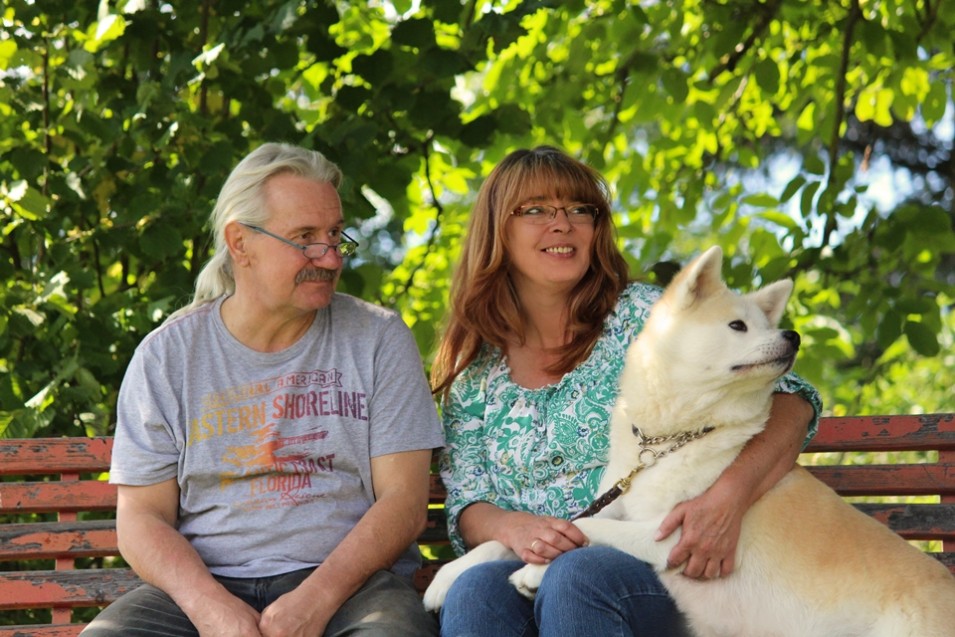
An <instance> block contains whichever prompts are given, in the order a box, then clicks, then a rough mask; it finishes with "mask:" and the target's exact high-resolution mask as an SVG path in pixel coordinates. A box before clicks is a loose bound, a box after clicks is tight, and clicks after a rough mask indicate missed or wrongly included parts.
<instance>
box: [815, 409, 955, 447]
mask: <svg viewBox="0 0 955 637" xmlns="http://www.w3.org/2000/svg"><path fill="white" fill-rule="evenodd" d="M931 450H946V451H950V450H955V414H925V415H920V416H843V417H834V416H833V417H828V418H823V419H822V420H821V421H820V427H819V431H818V432H817V433H816V435H815V437H814V438H813V439H812V441H811V442H810V443H809V446H808V448H807V449H806V451H807V452H816V451H931Z"/></svg>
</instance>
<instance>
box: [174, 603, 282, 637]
mask: <svg viewBox="0 0 955 637" xmlns="http://www.w3.org/2000/svg"><path fill="white" fill-rule="evenodd" d="M194 608H195V610H194V611H193V612H191V613H189V619H190V621H192V623H193V624H195V626H196V629H197V630H198V631H199V636H200V637H263V634H264V633H262V632H261V631H260V630H259V613H257V612H256V610H255V609H254V608H252V607H251V606H249V605H248V604H246V603H245V602H243V601H242V600H241V599H239V598H238V597H235V596H234V595H231V594H226V595H222V596H217V597H216V599H215V600H211V599H209V598H205V599H203V600H200V601H199V603H197V604H195V605H194Z"/></svg>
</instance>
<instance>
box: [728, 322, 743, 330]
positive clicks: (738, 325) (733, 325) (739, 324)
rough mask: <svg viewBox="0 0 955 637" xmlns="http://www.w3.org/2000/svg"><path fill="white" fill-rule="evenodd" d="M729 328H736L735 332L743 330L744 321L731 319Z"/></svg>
mask: <svg viewBox="0 0 955 637" xmlns="http://www.w3.org/2000/svg"><path fill="white" fill-rule="evenodd" d="M730 329H731V330H736V331H737V332H745V331H746V330H747V327H746V323H744V322H743V321H733V322H732V323H730Z"/></svg>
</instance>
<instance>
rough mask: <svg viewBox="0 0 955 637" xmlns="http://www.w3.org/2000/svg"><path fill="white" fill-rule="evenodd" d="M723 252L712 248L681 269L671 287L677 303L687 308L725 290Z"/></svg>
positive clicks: (718, 248) (715, 247)
mask: <svg viewBox="0 0 955 637" xmlns="http://www.w3.org/2000/svg"><path fill="white" fill-rule="evenodd" d="M722 269H723V250H721V249H720V247H719V246H713V247H712V248H710V249H709V250H707V251H706V252H704V253H703V254H701V255H700V256H698V257H696V258H695V259H693V260H692V261H690V263H689V264H688V265H687V266H686V267H685V268H683V270H682V271H681V272H680V273H679V274H678V275H677V277H676V279H674V281H673V283H672V284H671V286H673V287H675V288H676V289H675V290H674V293H675V294H676V299H677V303H678V305H679V306H680V307H683V308H688V307H691V306H692V305H693V304H694V303H696V302H697V301H699V300H701V299H705V298H707V297H709V296H712V295H713V294H715V293H716V292H718V291H720V290H723V289H725V288H726V284H725V283H723V276H722Z"/></svg>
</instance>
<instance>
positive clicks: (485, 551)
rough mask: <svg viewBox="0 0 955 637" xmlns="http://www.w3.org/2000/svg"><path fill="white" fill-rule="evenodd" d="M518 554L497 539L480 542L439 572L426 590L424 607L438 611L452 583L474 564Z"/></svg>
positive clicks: (513, 557) (510, 558) (507, 558)
mask: <svg viewBox="0 0 955 637" xmlns="http://www.w3.org/2000/svg"><path fill="white" fill-rule="evenodd" d="M516 559H518V558H517V555H516V554H515V553H514V552H513V551H512V550H511V549H509V548H507V547H506V546H504V545H503V544H501V543H500V542H497V541H494V540H492V541H490V542H484V543H483V544H478V545H477V546H475V547H474V548H473V549H471V550H470V551H468V552H467V553H465V554H464V555H462V556H461V557H459V558H458V559H456V560H454V561H453V562H448V563H447V564H445V565H444V566H442V567H441V569H440V570H439V571H438V572H437V574H436V575H435V576H434V580H432V582H431V584H430V585H429V586H428V589H427V590H426V591H425V592H424V599H423V601H424V607H425V609H426V610H429V611H436V610H438V609H440V608H441V607H442V606H443V605H444V600H445V598H447V596H448V591H449V590H451V585H452V584H454V581H455V580H456V579H458V577H460V576H461V573H463V572H464V571H466V570H468V569H469V568H471V567H472V566H475V565H477V564H481V563H483V562H492V561H494V560H516Z"/></svg>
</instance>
